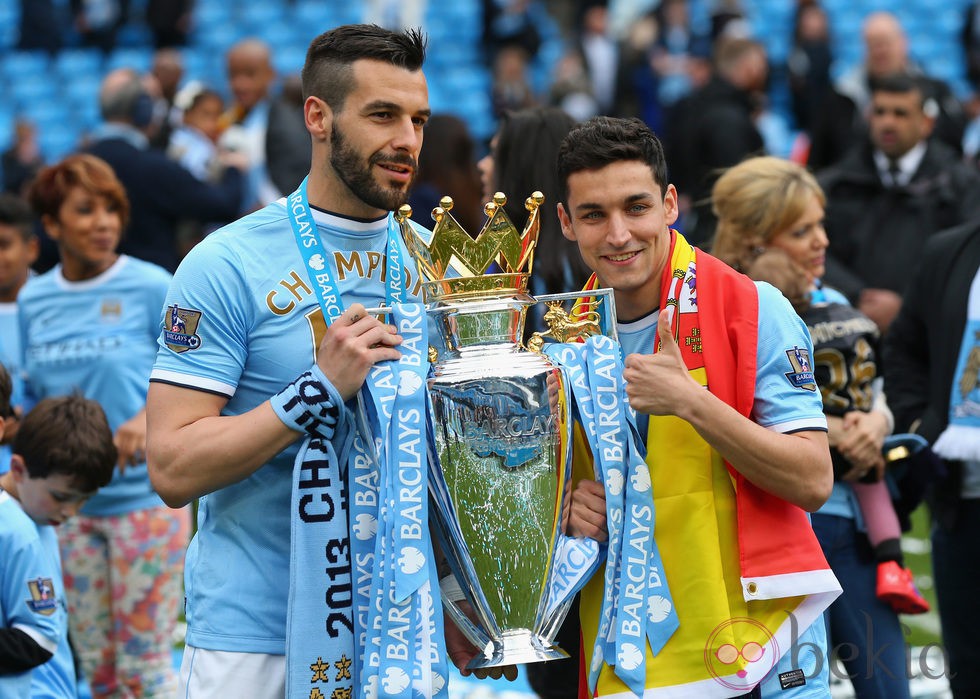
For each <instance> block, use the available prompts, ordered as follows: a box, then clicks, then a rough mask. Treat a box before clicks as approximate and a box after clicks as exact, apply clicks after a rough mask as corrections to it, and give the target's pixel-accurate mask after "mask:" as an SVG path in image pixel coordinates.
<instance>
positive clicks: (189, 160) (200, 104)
mask: <svg viewBox="0 0 980 699" xmlns="http://www.w3.org/2000/svg"><path fill="white" fill-rule="evenodd" d="M177 107H178V109H179V110H180V112H181V115H182V116H181V124H180V126H179V127H177V129H176V130H175V131H174V132H173V135H172V136H171V137H170V145H169V147H168V148H167V155H169V156H170V157H171V158H173V159H174V160H176V161H177V162H178V163H180V164H181V166H182V167H183V168H184V169H185V170H187V171H188V172H189V173H191V174H192V175H194V177H196V178H197V179H199V180H200V181H202V182H211V181H214V179H215V175H217V174H218V167H219V163H218V162H217V157H218V146H217V141H218V136H219V135H220V134H221V115H222V114H223V113H224V111H225V100H224V98H223V97H222V96H221V94H220V93H219V92H217V91H216V90H212V89H210V88H208V87H205V86H204V85H202V84H201V83H198V82H195V83H192V84H190V85H188V86H187V87H186V88H185V89H184V90H181V92H180V93H179V95H178V99H177Z"/></svg>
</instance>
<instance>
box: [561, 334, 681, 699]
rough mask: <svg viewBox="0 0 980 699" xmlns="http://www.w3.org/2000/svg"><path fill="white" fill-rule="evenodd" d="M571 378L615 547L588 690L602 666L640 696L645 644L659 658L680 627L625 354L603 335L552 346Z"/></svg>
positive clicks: (608, 559) (609, 550)
mask: <svg viewBox="0 0 980 699" xmlns="http://www.w3.org/2000/svg"><path fill="white" fill-rule="evenodd" d="M545 352H546V353H547V354H548V355H549V356H550V357H552V358H553V359H555V361H557V362H558V363H560V364H561V365H562V366H563V368H564V369H565V370H566V371H567V372H568V375H569V378H570V383H571V386H572V393H573V395H574V396H575V402H576V410H577V411H578V412H579V419H580V420H581V421H582V424H583V426H584V427H585V431H586V436H587V438H588V441H589V446H590V448H591V449H592V454H593V457H594V459H595V463H596V471H597V475H598V478H599V480H600V481H601V482H602V483H603V484H604V485H605V490H606V520H607V529H608V531H609V542H608V545H607V553H606V569H605V585H604V591H603V602H602V611H601V616H600V620H599V631H598V634H597V638H596V646H595V653H594V654H593V658H592V661H591V665H590V668H589V687H590V689H591V690H592V691H594V690H595V686H596V683H597V681H598V678H599V671H600V670H601V669H602V663H603V661H605V663H606V664H608V665H612V666H615V672H616V675H617V676H618V677H619V678H620V679H622V680H623V682H624V683H625V684H626V685H627V686H628V687H629V688H630V689H631V690H632V691H633V692H634V693H635V694H637V695H638V696H639V695H642V693H643V688H644V684H645V680H646V652H645V649H646V643H647V641H648V640H649V642H650V645H651V649H652V650H653V652H654V654H656V653H657V652H659V651H660V650H661V649H662V648H663V645H664V644H665V643H666V642H667V639H669V638H670V636H671V635H672V634H673V632H674V631H675V630H676V629H677V627H678V621H677V613H676V611H675V610H674V608H673V601H672V599H671V596H670V591H669V588H668V587H667V581H666V577H665V575H664V572H663V570H664V569H663V561H662V560H661V557H660V553H659V550H658V549H657V546H656V542H655V539H654V521H655V519H654V505H653V497H652V484H651V483H650V473H649V470H648V469H647V466H646V463H645V461H644V460H643V448H642V446H640V442H639V441H638V435H637V431H636V428H635V420H634V416H633V414H632V411H631V409H630V408H629V407H628V406H627V405H626V401H625V393H624V386H623V383H622V373H623V364H622V357H621V354H620V350H619V347H618V346H617V345H616V344H615V343H614V341H613V340H611V339H610V338H608V337H605V336H602V335H597V336H594V337H591V338H589V339H588V340H587V341H586V342H585V343H584V344H576V345H546V346H545Z"/></svg>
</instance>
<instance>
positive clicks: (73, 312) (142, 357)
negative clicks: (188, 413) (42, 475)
mask: <svg viewBox="0 0 980 699" xmlns="http://www.w3.org/2000/svg"><path fill="white" fill-rule="evenodd" d="M169 283H170V274H169V273H168V272H167V271H166V270H164V269H163V268H161V267H157V266H156V265H154V264H150V263H149V262H144V261H142V260H138V259H136V258H134V257H127V256H125V255H122V256H120V257H119V259H118V260H117V261H116V262H115V264H113V265H112V267H110V268H109V269H108V270H106V271H105V272H103V273H102V274H100V275H99V276H97V277H94V278H93V279H87V280H85V281H81V282H69V281H67V280H66V279H65V278H64V276H63V275H62V273H61V265H58V266H57V267H55V268H54V269H52V270H51V271H50V272H48V273H47V274H43V275H41V276H39V277H36V278H34V279H32V280H31V281H29V282H28V283H27V285H26V286H24V288H23V289H21V292H20V295H19V297H18V299H17V304H18V307H19V311H20V327H21V341H22V342H23V352H24V367H25V369H26V371H27V376H28V382H29V390H30V391H31V393H32V394H33V395H34V396H35V397H36V398H37V399H38V400H40V399H42V398H47V397H49V396H63V395H67V394H70V393H72V392H73V391H76V390H77V391H80V392H81V393H82V394H83V395H84V396H85V397H86V398H91V399H92V400H95V401H96V402H98V403H99V405H101V406H102V409H103V410H105V414H106V418H107V419H108V421H109V427H110V428H112V432H113V434H115V432H116V430H118V429H119V426H120V425H122V424H123V423H124V422H126V421H127V420H129V419H130V418H132V417H133V416H134V415H136V414H137V413H138V412H139V411H140V410H142V409H143V407H144V406H145V405H146V390H147V387H148V385H149V378H150V369H151V367H152V366H153V358H154V357H155V356H156V338H157V335H159V333H160V326H159V322H160V306H161V305H162V304H163V300H164V298H165V296H166V292H167V286H168V284H169ZM162 504H163V502H162V501H161V500H160V498H159V496H158V495H157V494H156V493H155V492H153V488H152V486H151V485H150V479H149V476H148V475H147V471H146V464H145V463H142V464H139V465H135V466H129V467H127V468H126V470H125V472H124V473H123V474H122V475H120V474H119V472H118V471H117V472H116V473H115V474H114V475H113V478H112V481H111V482H110V483H109V485H107V486H106V487H104V488H102V489H100V490H99V492H98V493H97V494H96V495H95V496H93V497H92V499H91V500H89V501H88V502H87V503H85V506H84V507H83V508H82V513H84V514H86V515H90V516H106V515H117V514H123V513H126V512H133V511H136V510H140V509H145V508H148V507H159V506H161V505H162Z"/></svg>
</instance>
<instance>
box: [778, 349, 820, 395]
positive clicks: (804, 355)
mask: <svg viewBox="0 0 980 699" xmlns="http://www.w3.org/2000/svg"><path fill="white" fill-rule="evenodd" d="M786 358H787V359H789V365H790V366H791V367H793V371H788V372H786V378H787V379H788V380H789V382H790V383H791V384H793V385H794V386H795V387H796V388H802V389H804V390H806V391H816V390H817V383H816V381H814V379H813V365H812V364H810V351H809V350H807V349H805V348H803V347H794V348H793V349H788V350H786Z"/></svg>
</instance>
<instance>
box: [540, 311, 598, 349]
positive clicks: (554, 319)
mask: <svg viewBox="0 0 980 699" xmlns="http://www.w3.org/2000/svg"><path fill="white" fill-rule="evenodd" d="M598 303H599V301H598V299H595V298H593V299H590V300H586V301H579V302H577V303H576V304H575V305H574V306H572V310H571V312H568V311H566V310H565V309H564V308H563V307H562V302H561V301H545V305H546V306H547V307H548V310H547V311H545V314H544V322H545V323H547V324H548V330H547V331H545V332H536V333H534V334H532V335H531V337H530V338H528V341H527V348H528V349H529V350H531V351H532V352H540V351H541V349H542V348H543V347H544V338H546V337H550V338H552V339H553V340H555V341H556V342H574V341H576V340H585V339H586V338H589V337H591V336H592V335H601V334H602V328H601V327H600V324H599V323H600V320H601V318H600V317H599V313H598V312H597V311H596V310H595V307H596V306H597V305H598ZM581 308H584V309H585V311H584V312H582V313H576V309H581ZM576 316H577V319H576V320H572V318H573V317H576Z"/></svg>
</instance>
